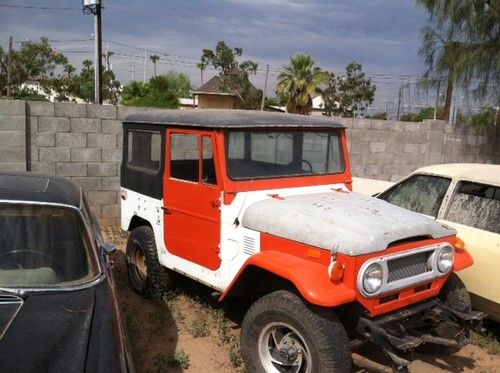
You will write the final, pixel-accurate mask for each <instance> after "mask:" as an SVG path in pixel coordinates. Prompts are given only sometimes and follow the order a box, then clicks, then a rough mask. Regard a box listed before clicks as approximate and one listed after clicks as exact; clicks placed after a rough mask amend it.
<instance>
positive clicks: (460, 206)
mask: <svg viewBox="0 0 500 373" xmlns="http://www.w3.org/2000/svg"><path fill="white" fill-rule="evenodd" d="M446 220H449V221H452V222H455V223H459V224H463V225H467V226H470V227H474V228H478V229H482V230H485V231H488V232H493V233H499V234H500V188H499V187H494V186H491V185H485V184H478V183H471V182H467V181H462V182H460V183H459V184H458V186H457V189H456V191H455V193H454V194H453V197H452V199H451V202H450V207H449V209H448V212H447V214H446Z"/></svg>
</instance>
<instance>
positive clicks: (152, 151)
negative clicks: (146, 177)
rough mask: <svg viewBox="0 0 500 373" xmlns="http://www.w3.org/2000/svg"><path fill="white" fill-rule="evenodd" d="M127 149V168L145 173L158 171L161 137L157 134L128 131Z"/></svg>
mask: <svg viewBox="0 0 500 373" xmlns="http://www.w3.org/2000/svg"><path fill="white" fill-rule="evenodd" d="M127 149H128V153H127V167H129V168H133V169H138V170H141V171H146V172H158V171H160V167H161V163H160V160H161V135H160V133H159V132H153V131H139V130H131V131H129V132H128V134H127Z"/></svg>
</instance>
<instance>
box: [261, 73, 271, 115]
mask: <svg viewBox="0 0 500 373" xmlns="http://www.w3.org/2000/svg"><path fill="white" fill-rule="evenodd" d="M268 79H269V65H266V78H265V79H264V91H263V92H262V101H261V103H260V111H264V103H265V100H266V92H267V80H268Z"/></svg>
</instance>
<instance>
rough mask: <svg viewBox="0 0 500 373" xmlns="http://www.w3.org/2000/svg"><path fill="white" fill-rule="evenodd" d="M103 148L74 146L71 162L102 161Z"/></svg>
mask: <svg viewBox="0 0 500 373" xmlns="http://www.w3.org/2000/svg"><path fill="white" fill-rule="evenodd" d="M101 160H102V157H101V149H98V148H72V149H71V162H101Z"/></svg>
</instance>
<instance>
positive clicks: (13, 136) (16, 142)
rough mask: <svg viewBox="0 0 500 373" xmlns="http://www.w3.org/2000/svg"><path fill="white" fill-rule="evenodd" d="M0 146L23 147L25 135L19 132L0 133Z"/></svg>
mask: <svg viewBox="0 0 500 373" xmlns="http://www.w3.org/2000/svg"><path fill="white" fill-rule="evenodd" d="M0 146H11V147H14V146H18V147H25V146H26V135H25V133H24V132H21V131H0ZM0 159H1V158H0Z"/></svg>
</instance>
